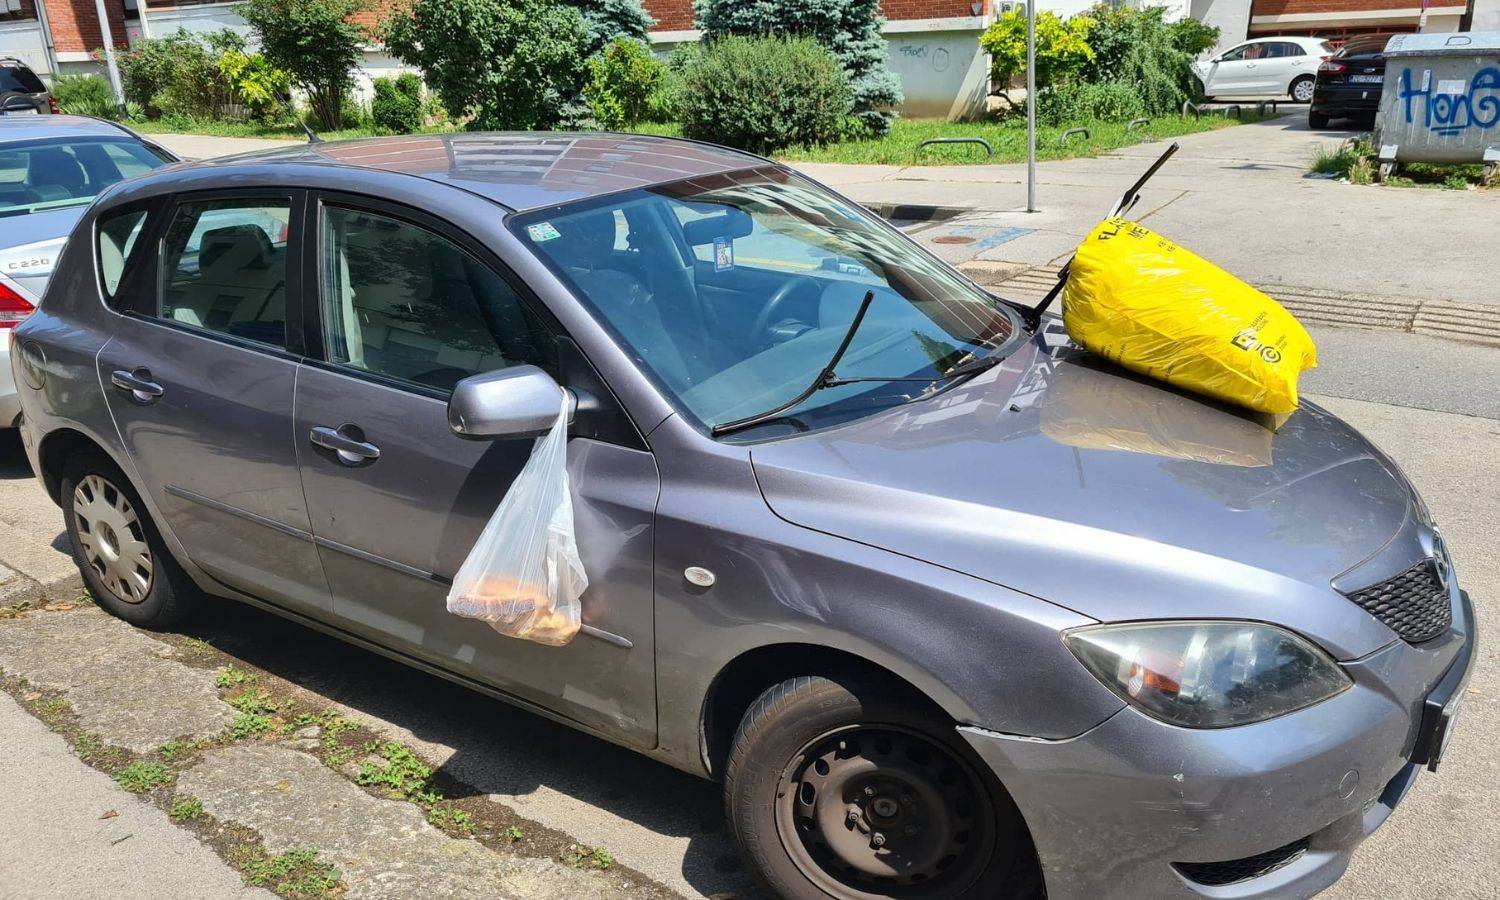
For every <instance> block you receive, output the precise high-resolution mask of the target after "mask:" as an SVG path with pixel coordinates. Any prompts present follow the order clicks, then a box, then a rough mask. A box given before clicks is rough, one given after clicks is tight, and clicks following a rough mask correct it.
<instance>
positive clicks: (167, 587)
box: [61, 450, 197, 628]
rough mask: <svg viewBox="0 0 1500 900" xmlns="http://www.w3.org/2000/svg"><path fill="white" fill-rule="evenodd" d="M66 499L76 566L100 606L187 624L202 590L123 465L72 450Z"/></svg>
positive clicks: (150, 623) (162, 623) (161, 623)
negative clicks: (165, 539) (163, 535)
mask: <svg viewBox="0 0 1500 900" xmlns="http://www.w3.org/2000/svg"><path fill="white" fill-rule="evenodd" d="M61 499H62V511H63V524H64V526H65V527H66V528H67V532H68V540H69V542H70V543H71V544H72V553H73V562H74V563H75V564H77V566H78V571H79V573H80V574H81V575H82V576H83V583H84V585H85V586H86V587H87V588H88V591H89V593H90V594H91V595H92V596H93V598H94V602H96V603H98V604H99V606H101V607H103V608H104V609H105V610H106V611H107V612H109V613H111V614H113V615H115V616H118V617H119V618H121V619H124V620H125V621H127V622H130V623H131V624H133V625H142V626H147V627H151V628H165V627H168V626H171V625H174V624H176V623H177V622H180V621H182V619H183V617H184V616H186V615H187V613H188V611H189V608H190V607H191V605H192V601H193V599H194V597H195V595H196V594H197V587H196V586H195V585H194V584H193V583H192V579H190V578H188V575H187V573H186V572H184V571H183V570H182V567H181V566H179V565H178V564H177V560H176V559H174V558H173V557H172V554H171V552H170V551H168V550H167V547H166V544H165V543H164V542H163V541H162V538H161V533H160V532H159V531H157V529H156V523H154V522H153V521H151V515H150V513H148V512H147V511H146V506H145V504H143V503H142V502H141V497H140V494H138V493H136V490H135V487H134V486H132V485H131V483H130V480H129V479H128V478H126V477H125V473H124V472H122V471H120V467H119V466H116V465H115V464H114V462H113V461H111V460H110V459H109V457H107V456H105V455H104V454H103V453H100V452H98V451H92V450H90V451H83V452H79V453H74V454H73V455H71V456H69V457H68V458H67V460H66V461H65V462H64V463H63V471H62V480H61Z"/></svg>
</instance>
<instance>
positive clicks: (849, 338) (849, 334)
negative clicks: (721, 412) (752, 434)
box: [709, 290, 875, 437]
mask: <svg viewBox="0 0 1500 900" xmlns="http://www.w3.org/2000/svg"><path fill="white" fill-rule="evenodd" d="M874 299H875V292H874V291H873V290H870V291H865V298H864V299H863V300H861V301H859V310H858V311H856V312H855V313H854V321H853V322H850V323H849V330H848V331H846V332H844V339H843V340H842V341H839V348H838V349H837V350H835V351H833V357H832V358H831V359H829V360H828V365H826V366H824V367H823V371H821V372H819V373H818V377H817V378H814V379H813V383H812V384H810V385H808V386H807V389H806V390H804V391H803V392H802V393H800V394H798V395H797V396H795V397H793V398H792V399H790V400H788V401H787V402H785V403H783V404H781V405H780V406H778V407H776V408H775V409H768V410H766V411H765V412H763V413H756V414H755V415H753V416H746V417H745V418H743V419H735V420H734V421H733V422H721V423H719V424H718V425H715V426H714V427H713V428H711V429H709V433H710V434H712V435H713V436H714V437H718V436H720V435H724V434H731V433H733V432H736V431H743V430H744V429H746V428H749V427H751V426H752V425H759V424H760V423H762V422H765V421H768V420H770V419H774V418H776V417H777V416H779V415H781V414H782V413H784V412H786V411H787V410H789V409H791V408H792V407H794V406H796V405H797V404H799V403H801V402H802V401H804V400H806V399H807V398H808V397H811V396H812V395H813V394H816V393H817V392H818V391H821V390H823V389H824V388H827V387H837V386H838V385H839V384H847V383H848V382H847V381H843V380H841V379H839V377H838V376H837V375H835V374H834V369H835V368H836V367H837V366H838V364H839V360H841V359H843V358H844V353H845V351H847V350H848V349H849V344H850V343H852V342H853V341H854V334H855V332H857V331H859V326H860V324H861V323H862V322H864V320H865V312H866V311H867V310H868V309H869V308H870V303H871V302H873V301H874Z"/></svg>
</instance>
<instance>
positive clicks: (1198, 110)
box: [1182, 100, 1203, 119]
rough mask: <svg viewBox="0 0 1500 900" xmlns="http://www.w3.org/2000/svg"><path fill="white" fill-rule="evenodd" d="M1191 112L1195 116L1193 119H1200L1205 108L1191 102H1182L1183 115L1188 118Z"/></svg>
mask: <svg viewBox="0 0 1500 900" xmlns="http://www.w3.org/2000/svg"><path fill="white" fill-rule="evenodd" d="M1190 112H1191V113H1192V114H1193V118H1195V119H1196V118H1199V117H1200V116H1202V115H1203V107H1201V106H1199V105H1198V104H1196V103H1194V102H1193V101H1191V100H1184V101H1182V114H1183V115H1184V116H1186V115H1187V114H1188V113H1190Z"/></svg>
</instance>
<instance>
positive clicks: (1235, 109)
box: [1224, 103, 1245, 119]
mask: <svg viewBox="0 0 1500 900" xmlns="http://www.w3.org/2000/svg"><path fill="white" fill-rule="evenodd" d="M1231 112H1233V113H1234V117H1235V118H1236V119H1238V118H1240V117H1241V116H1242V115H1243V114H1244V112H1245V110H1244V109H1243V108H1241V107H1240V105H1239V104H1238V103H1234V104H1231V105H1229V106H1226V107H1224V118H1226V119H1227V118H1229V114H1230V113H1231Z"/></svg>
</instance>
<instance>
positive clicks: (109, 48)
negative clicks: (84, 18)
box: [94, 0, 125, 119]
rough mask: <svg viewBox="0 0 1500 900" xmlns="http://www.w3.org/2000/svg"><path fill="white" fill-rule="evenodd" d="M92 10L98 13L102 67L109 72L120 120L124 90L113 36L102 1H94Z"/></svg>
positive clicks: (123, 108) (122, 110)
mask: <svg viewBox="0 0 1500 900" xmlns="http://www.w3.org/2000/svg"><path fill="white" fill-rule="evenodd" d="M94 9H95V10H96V11H97V12H98V13H99V36H100V37H102V38H104V66H105V68H106V69H108V70H109V87H110V89H111V90H112V91H114V94H115V108H116V109H118V110H119V113H120V118H122V119H123V118H125V89H124V88H122V87H120V65H119V63H118V62H116V61H115V36H114V35H113V34H112V33H111V32H110V30H109V14H108V13H106V12H105V11H104V0H94Z"/></svg>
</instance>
